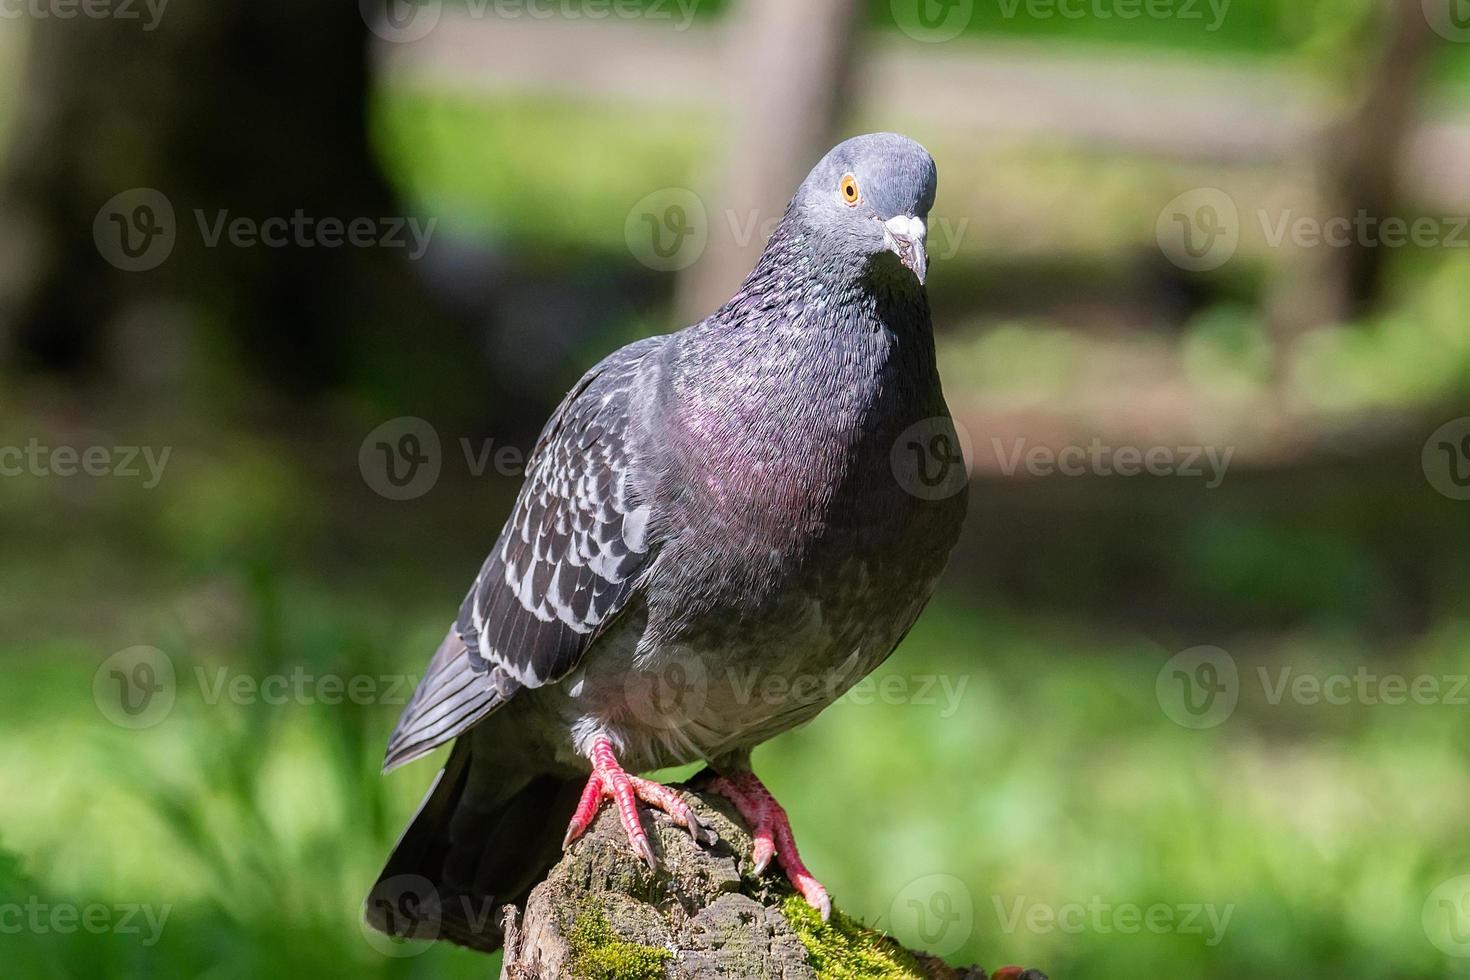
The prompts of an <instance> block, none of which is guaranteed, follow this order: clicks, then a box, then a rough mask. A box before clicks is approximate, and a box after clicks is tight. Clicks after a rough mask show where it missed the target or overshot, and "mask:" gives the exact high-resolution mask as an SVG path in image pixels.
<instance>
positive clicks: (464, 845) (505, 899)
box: [363, 721, 581, 953]
mask: <svg viewBox="0 0 1470 980" xmlns="http://www.w3.org/2000/svg"><path fill="white" fill-rule="evenodd" d="M490 724H492V725H493V721H492V722H491V723H490ZM475 741H476V740H475V739H467V738H466V739H460V740H459V741H458V742H457V743H455V746H454V750H453V751H452V752H451V753H450V756H449V761H448V762H447V763H446V764H445V766H444V768H443V769H442V770H441V771H440V772H439V775H438V777H437V778H436V779H435V780H434V784H433V786H431V787H430V789H429V793H428V796H427V797H425V799H424V802H423V803H422V804H421V805H420V807H419V811H418V813H417V814H416V815H415V816H414V819H413V821H412V822H411V823H410V824H409V826H408V829H407V830H405V831H404V832H403V836H402V837H401V838H400V839H399V841H398V844H397V846H396V847H395V848H394V849H393V855H392V856H391V857H390V858H389V859H388V863H387V865H386V866H385V867H384V868H383V871H382V873H381V874H380V875H378V880H377V882H376V883H375V884H374V885H373V888H372V891H370V892H369V893H368V897H367V900H366V902H365V903H364V907H363V916H364V918H365V919H366V920H367V923H368V925H370V926H372V927H373V928H374V929H376V930H378V931H379V932H382V933H385V934H386V935H388V936H389V937H390V938H392V939H394V940H399V941H403V940H409V939H421V940H435V939H447V940H449V941H450V942H453V943H456V944H458V945H460V946H467V947H469V948H471V949H477V950H481V951H482V952H487V953H491V952H494V951H495V950H497V949H499V948H500V946H501V944H502V942H503V941H504V937H503V936H502V934H501V929H500V919H501V908H502V907H503V906H505V905H507V904H512V905H522V904H524V903H525V900H526V896H527V895H528V894H529V893H530V890H531V888H532V887H533V886H534V885H535V884H536V883H537V882H538V881H540V880H541V879H542V878H543V877H545V875H546V873H547V871H549V870H550V869H551V867H552V866H553V865H554V864H555V863H556V861H557V860H558V858H559V857H560V856H561V847H560V845H561V837H562V828H563V827H564V826H565V821H566V820H567V819H570V817H571V814H572V812H573V810H574V809H575V807H576V804H577V799H578V794H579V790H580V789H581V779H580V778H571V779H563V778H561V777H558V776H553V775H549V774H546V773H539V774H538V773H533V772H522V771H515V770H510V769H508V768H507V766H506V762H505V760H504V758H497V756H498V755H499V754H498V753H494V754H492V753H487V752H485V751H483V749H482V750H481V751H479V752H475V751H474V749H473V745H474V742H475Z"/></svg>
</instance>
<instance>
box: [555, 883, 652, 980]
mask: <svg viewBox="0 0 1470 980" xmlns="http://www.w3.org/2000/svg"><path fill="white" fill-rule="evenodd" d="M569 938H570V940H571V947H572V961H571V964H570V967H571V975H572V976H574V977H577V978H579V980H663V978H664V977H665V976H666V974H665V972H664V964H665V963H666V962H667V961H668V960H669V959H671V958H672V957H673V955H674V954H673V953H671V952H669V951H668V950H667V949H663V948H661V947H659V946H643V945H640V944H638V943H630V942H628V941H627V940H626V939H622V938H619V937H618V935H617V934H616V933H615V932H613V931H612V927H611V926H610V925H608V923H607V916H605V915H604V914H603V912H602V910H601V909H600V908H598V907H597V906H596V905H595V904H594V903H592V902H587V903H584V904H583V905H581V906H580V907H579V908H578V909H577V917H576V919H575V920H573V922H572V929H571V933H570V936H569Z"/></svg>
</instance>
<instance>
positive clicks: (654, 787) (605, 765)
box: [562, 738, 719, 871]
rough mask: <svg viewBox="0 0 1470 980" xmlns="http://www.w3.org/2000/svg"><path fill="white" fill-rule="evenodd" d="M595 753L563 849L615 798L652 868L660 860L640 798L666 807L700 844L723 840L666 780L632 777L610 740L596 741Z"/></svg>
mask: <svg viewBox="0 0 1470 980" xmlns="http://www.w3.org/2000/svg"><path fill="white" fill-rule="evenodd" d="M591 756H592V775H591V776H590V777H588V779H587V786H586V788H585V789H583V790H582V799H581V801H580V802H579V803H578V804H577V810H576V812H575V813H574V814H573V815H572V821H571V823H570V824H569V825H568V826H567V834H566V837H565V838H564V839H563V840H562V850H566V849H567V848H568V847H570V846H571V844H572V842H573V841H575V840H576V839H577V838H578V837H581V836H582V834H583V833H585V832H586V830H587V828H588V827H590V826H591V825H592V820H593V818H595V817H596V816H597V810H598V808H599V807H600V806H601V804H602V801H603V800H604V799H611V800H612V801H613V803H614V805H615V806H616V807H617V810H618V819H619V820H620V821H621V823H622V825H623V831H624V832H625V833H626V834H627V835H628V843H629V844H631V845H632V847H633V850H634V851H635V852H637V854H638V856H639V857H640V858H642V859H643V863H645V864H647V865H648V868H649V870H650V871H656V870H657V869H658V859H657V858H656V857H655V855H654V853H653V845H652V844H651V843H650V842H649V839H648V833H647V832H646V831H645V830H644V829H643V823H642V820H641V819H640V818H639V815H638V801H639V800H641V801H643V802H644V803H646V804H648V805H649V806H651V807H654V808H656V809H659V810H662V811H663V812H664V813H665V814H667V815H668V818H669V819H670V820H672V821H673V822H674V825H675V826H678V827H683V828H684V829H685V830H687V831H689V836H690V837H691V838H692V839H693V840H694V841H695V842H697V843H704V844H714V843H715V842H716V841H717V840H718V839H719V838H718V837H717V836H716V835H715V832H714V831H713V830H711V829H710V828H708V827H706V826H705V825H704V823H703V822H702V821H701V820H700V819H699V817H698V816H697V815H695V813H694V810H693V809H691V808H690V806H689V804H688V803H686V802H684V797H682V796H681V795H679V793H678V792H677V791H675V790H673V789H670V788H669V787H667V786H665V785H663V784H662V783H657V782H654V781H653V780H651V779H644V778H642V777H640V776H632V775H629V774H628V773H627V772H625V771H624V770H623V767H622V766H621V765H619V764H618V760H617V758H616V756H614V755H613V751H612V744H611V743H610V742H609V741H608V740H607V739H605V738H598V739H596V740H594V742H593V743H592V752H591Z"/></svg>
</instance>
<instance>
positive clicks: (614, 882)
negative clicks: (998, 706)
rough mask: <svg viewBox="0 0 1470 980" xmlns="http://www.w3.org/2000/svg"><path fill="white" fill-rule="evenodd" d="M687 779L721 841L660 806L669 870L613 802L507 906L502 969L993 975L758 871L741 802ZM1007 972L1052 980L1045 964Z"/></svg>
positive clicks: (577, 974)
mask: <svg viewBox="0 0 1470 980" xmlns="http://www.w3.org/2000/svg"><path fill="white" fill-rule="evenodd" d="M695 785H696V786H697V785H698V781H696V784H695ZM677 788H678V789H681V790H682V791H683V792H684V795H685V798H686V799H687V800H688V801H689V802H690V804H691V805H692V806H693V807H694V809H695V811H696V812H697V813H698V814H699V816H700V818H701V819H702V820H703V821H704V822H705V825H706V826H708V827H710V828H711V829H713V830H714V831H715V833H716V834H718V835H719V842H718V843H716V844H714V845H709V846H705V845H699V844H696V843H695V842H694V841H693V840H691V839H690V837H689V835H688V833H687V832H686V831H684V830H682V829H681V828H678V827H675V826H674V825H673V824H672V823H670V822H669V820H668V818H667V817H665V816H664V815H663V814H661V813H659V814H654V815H653V818H652V820H651V823H652V827H651V828H650V829H651V831H652V832H651V833H650V834H649V839H650V841H651V842H652V844H653V848H654V851H655V853H657V854H658V857H659V869H658V871H657V872H651V871H649V870H648V869H647V868H646V867H645V866H644V865H643V863H642V862H641V861H639V860H638V858H637V857H636V856H635V855H634V854H633V852H632V850H631V849H630V848H629V847H628V843H627V840H626V839H625V837H624V835H623V829H622V827H621V825H620V824H619V823H618V818H617V814H616V813H615V812H614V810H613V808H612V807H603V808H602V811H601V812H600V813H599V814H598V817H597V820H596V821H595V822H594V823H593V825H592V827H591V828H589V829H588V831H587V833H586V834H585V835H583V837H582V839H581V840H579V841H577V843H576V844H574V845H573V846H572V847H571V849H570V850H569V851H568V852H567V854H566V855H565V856H564V857H563V858H562V860H561V862H560V863H559V864H557V865H556V867H555V868H553V869H552V871H551V873H550V874H549V875H548V876H547V878H546V880H545V881H543V882H541V884H539V885H537V886H536V888H535V889H534V890H533V891H532V892H531V895H530V898H529V900H528V901H527V903H526V908H525V912H524V914H518V913H517V911H516V910H515V909H513V908H510V907H507V909H506V912H505V937H506V942H505V947H506V952H505V961H504V967H503V969H502V972H501V980H554V978H563V977H570V978H579V980H717V978H719V980H731V978H737V977H759V978H769V980H836V978H842V980H847V978H852V980H860V978H861V980H867V978H885V980H888V978H892V980H897V978H904V980H986V974H985V972H984V971H983V970H981V969H979V968H978V967H966V968H960V969H956V968H954V967H951V966H948V965H946V964H945V963H943V962H942V961H940V960H939V959H938V958H936V957H932V956H929V955H928V954H926V953H922V952H917V951H914V950H909V949H905V948H904V947H903V946H901V945H900V944H899V943H898V942H896V941H895V940H893V939H891V938H889V937H887V936H885V935H884V934H882V933H881V932H878V931H876V930H873V929H869V928H866V927H865V926H863V925H861V924H860V923H858V922H857V921H855V920H854V919H851V918H849V917H848V916H846V915H844V914H843V913H842V912H841V911H840V910H838V909H835V908H834V909H833V912H832V919H831V921H830V922H828V923H823V922H822V921H821V919H820V918H819V917H818V915H817V913H816V912H815V910H813V909H811V908H810V907H808V906H807V905H806V903H805V902H803V901H802V899H801V898H800V896H798V895H796V894H795V892H794V891H793V890H792V889H791V887H790V886H789V885H788V884H787V883H786V881H785V879H784V878H782V877H780V875H779V873H778V872H777V871H776V869H775V868H774V867H773V868H772V869H770V870H768V872H767V873H766V874H765V875H762V876H760V877H756V876H754V875H753V874H752V873H751V860H750V844H751V841H750V832H749V830H748V829H747V828H746V826H745V825H744V823H743V822H741V820H740V818H739V817H738V816H737V815H736V813H735V811H734V809H733V807H732V806H731V805H730V803H729V801H727V800H726V799H724V798H723V797H721V796H719V795H717V794H714V793H709V792H707V791H704V790H702V789H699V788H695V787H691V786H689V785H685V786H680V787H677ZM644 813H645V820H647V819H648V817H647V814H648V811H647V810H645V811H644ZM1001 975H1002V974H999V973H998V974H997V975H996V978H995V980H1000V977H1001ZM1006 975H1008V976H1011V977H1016V978H1018V980H1045V978H1044V977H1043V976H1042V975H1041V974H1039V973H1036V972H1035V971H1027V972H1026V973H1024V974H1016V973H1013V972H1011V971H1006Z"/></svg>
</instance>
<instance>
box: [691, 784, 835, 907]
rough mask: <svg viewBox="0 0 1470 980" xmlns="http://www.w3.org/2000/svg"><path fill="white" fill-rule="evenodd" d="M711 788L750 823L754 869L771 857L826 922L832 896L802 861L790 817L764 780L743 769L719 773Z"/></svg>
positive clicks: (762, 869)
mask: <svg viewBox="0 0 1470 980" xmlns="http://www.w3.org/2000/svg"><path fill="white" fill-rule="evenodd" d="M710 788H711V789H712V790H714V791H715V792H716V793H719V794H720V795H721V796H723V797H725V798H726V799H728V800H729V801H730V802H731V803H734V804H735V809H737V810H739V811H740V815H741V816H742V817H744V818H745V822H746V823H748V824H750V828H751V835H752V837H753V838H754V840H755V845H754V847H753V848H752V857H753V858H754V860H755V873H756V874H760V873H761V872H763V871H765V869H766V867H767V865H769V864H770V863H771V858H773V857H774V858H775V859H776V860H777V861H779V862H780V864H781V869H782V870H783V871H785V872H786V877H787V878H788V879H789V880H790V881H791V884H792V885H794V886H795V887H796V890H797V891H798V892H799V893H800V894H801V897H802V898H804V899H806V902H807V904H808V905H810V906H811V907H812V908H814V909H816V910H817V911H818V912H820V913H821V915H822V921H823V922H826V921H827V919H828V918H829V917H830V916H831V915H832V899H831V898H830V897H828V895H827V889H826V888H824V887H823V886H822V883H821V882H820V881H818V880H817V879H816V878H814V877H813V876H812V873H811V872H810V871H808V870H807V868H806V865H805V864H802V863H801V855H800V854H798V853H797V851H796V838H795V836H794V835H793V834H792V833H791V821H790V820H788V819H787V817H786V811H785V810H784V809H782V807H781V804H779V803H777V802H776V798H775V797H774V796H772V795H771V791H770V790H768V789H766V787H765V784H764V783H762V782H761V781H760V779H759V778H758V777H757V776H756V774H755V773H753V772H743V773H739V774H737V775H734V776H720V777H718V778H717V779H715V780H714V781H713V782H712V783H710Z"/></svg>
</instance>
